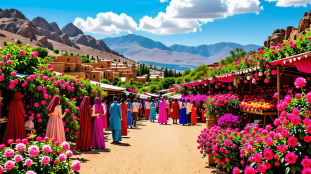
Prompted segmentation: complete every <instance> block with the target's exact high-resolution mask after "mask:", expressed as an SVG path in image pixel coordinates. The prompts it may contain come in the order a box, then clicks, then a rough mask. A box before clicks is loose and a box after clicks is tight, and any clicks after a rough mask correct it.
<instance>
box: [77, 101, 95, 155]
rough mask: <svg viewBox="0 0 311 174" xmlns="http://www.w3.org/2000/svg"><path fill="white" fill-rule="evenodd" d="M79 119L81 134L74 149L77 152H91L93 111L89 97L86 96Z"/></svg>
mask: <svg viewBox="0 0 311 174" xmlns="http://www.w3.org/2000/svg"><path fill="white" fill-rule="evenodd" d="M79 117H80V120H79V133H78V137H77V140H76V146H75V148H74V149H75V150H77V151H88V150H91V146H92V126H91V120H92V109H91V105H90V97H89V96H85V97H84V98H83V101H82V103H81V106H80V112H79Z"/></svg>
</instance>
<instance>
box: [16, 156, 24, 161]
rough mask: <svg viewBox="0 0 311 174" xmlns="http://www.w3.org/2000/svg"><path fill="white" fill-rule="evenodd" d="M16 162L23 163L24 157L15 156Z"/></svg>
mask: <svg viewBox="0 0 311 174" xmlns="http://www.w3.org/2000/svg"><path fill="white" fill-rule="evenodd" d="M14 160H15V161H16V162H21V161H22V160H23V157H22V155H15V156H14Z"/></svg>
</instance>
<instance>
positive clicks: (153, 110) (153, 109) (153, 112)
mask: <svg viewBox="0 0 311 174" xmlns="http://www.w3.org/2000/svg"><path fill="white" fill-rule="evenodd" d="M150 107H151V110H150V117H149V120H151V121H150V122H154V120H156V119H157V117H156V104H155V103H154V99H152V102H151V104H150Z"/></svg>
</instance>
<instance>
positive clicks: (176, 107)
mask: <svg viewBox="0 0 311 174" xmlns="http://www.w3.org/2000/svg"><path fill="white" fill-rule="evenodd" d="M172 106H173V114H172V119H173V124H177V120H178V119H179V103H178V102H177V99H175V102H174V103H173V104H172Z"/></svg>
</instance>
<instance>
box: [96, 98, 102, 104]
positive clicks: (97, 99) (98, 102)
mask: <svg viewBox="0 0 311 174" xmlns="http://www.w3.org/2000/svg"><path fill="white" fill-rule="evenodd" d="M94 104H98V105H101V104H102V102H101V101H100V98H98V97H96V98H95V100H94Z"/></svg>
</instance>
